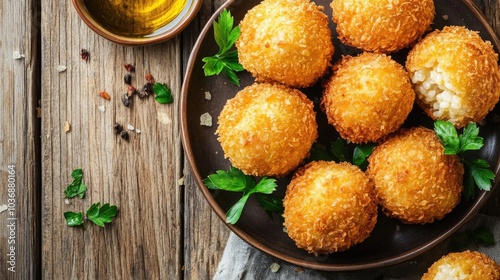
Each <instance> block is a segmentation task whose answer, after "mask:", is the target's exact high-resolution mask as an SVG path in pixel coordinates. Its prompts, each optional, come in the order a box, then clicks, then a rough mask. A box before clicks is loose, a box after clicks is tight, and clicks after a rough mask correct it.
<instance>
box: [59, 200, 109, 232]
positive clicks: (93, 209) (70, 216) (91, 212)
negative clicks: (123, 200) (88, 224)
mask: <svg viewBox="0 0 500 280" xmlns="http://www.w3.org/2000/svg"><path fill="white" fill-rule="evenodd" d="M100 205H101V203H100V202H97V203H94V204H92V206H90V208H89V209H88V210H87V213H86V218H84V217H83V213H82V212H71V211H69V212H65V213H64V218H65V219H66V224H67V225H68V226H70V227H79V226H84V222H85V220H90V221H92V222H93V223H94V224H96V225H98V226H100V227H104V224H105V223H111V221H112V220H113V218H114V217H115V216H116V214H117V213H118V207H117V206H115V205H109V203H106V204H104V205H102V206H100Z"/></svg>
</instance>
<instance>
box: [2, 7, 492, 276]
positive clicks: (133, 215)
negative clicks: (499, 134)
mask: <svg viewBox="0 0 500 280" xmlns="http://www.w3.org/2000/svg"><path fill="white" fill-rule="evenodd" d="M476 2H477V3H478V4H479V6H480V7H481V9H482V10H483V11H484V12H485V14H486V16H487V17H488V18H489V20H490V22H491V24H492V25H493V26H494V28H495V29H496V30H497V32H498V34H500V21H499V17H500V6H499V5H500V4H499V2H497V1H496V0H492V1H488V0H485V1H476ZM222 3H223V1H222V0H207V1H204V4H203V6H202V8H201V10H200V11H199V14H198V16H197V18H196V19H195V20H194V21H193V22H192V23H191V24H190V25H189V26H188V28H187V29H186V30H185V31H184V32H182V34H180V35H179V36H177V37H176V38H174V39H173V40H170V41H168V42H165V43H161V44H157V45H153V46H148V47H124V46H120V45H116V44H114V43H112V42H109V41H107V40H105V39H103V38H101V37H99V36H98V35H96V34H95V33H94V32H92V31H91V30H90V29H89V28H88V27H87V26H86V25H85V24H84V23H83V22H82V20H81V19H80V18H79V17H78V15H77V14H76V12H75V10H74V9H73V6H72V4H71V2H70V1H57V0H43V1H36V0H27V1H3V2H1V4H0V12H1V15H2V16H1V18H0V31H1V32H0V34H2V37H1V39H0V53H1V56H0V69H1V71H2V76H1V77H2V83H1V84H0V100H1V102H0V124H1V130H0V143H1V145H0V170H1V172H0V182H1V186H2V188H1V189H0V205H1V206H0V207H4V205H7V206H8V208H9V209H8V210H5V209H3V208H2V209H0V210H1V211H0V228H1V230H0V260H1V264H0V279H39V278H44V279H210V278H212V276H213V274H214V271H215V269H216V268H217V264H218V261H219V259H220V257H221V254H222V251H223V248H224V246H225V243H226V239H227V236H228V233H229V232H228V229H227V228H226V227H225V225H224V224H223V222H222V221H220V220H219V219H218V218H217V217H216V216H215V215H214V214H213V212H212V211H211V209H210V208H209V206H208V204H207V202H206V201H205V200H204V198H203V197H202V196H201V193H200V192H199V191H198V190H197V189H196V186H195V183H194V180H193V178H192V175H191V173H190V168H189V166H188V165H187V163H186V161H185V160H184V157H183V151H182V145H181V142H180V138H179V134H180V132H179V126H180V124H179V100H180V98H179V94H180V90H181V84H182V79H183V73H184V68H185V65H186V64H187V60H188V57H189V54H190V51H191V48H192V46H193V44H194V42H195V40H196V38H197V35H198V34H199V32H200V30H201V28H202V27H203V26H204V25H205V23H206V22H207V21H208V19H209V17H210V16H211V14H212V13H213V12H214V11H215V10H216V8H218V7H219V6H220V5H221V4H222ZM81 49H87V50H88V51H89V53H90V59H89V61H88V62H85V61H84V60H82V59H81V57H80V50H81ZM125 63H131V64H135V66H136V72H135V74H134V76H133V83H134V84H135V85H136V86H138V87H140V86H141V85H142V84H144V82H145V79H144V76H145V75H146V74H147V73H151V74H153V76H154V77H155V78H156V80H157V81H160V82H164V83H166V84H168V85H169V87H170V88H171V89H172V92H173V94H174V100H175V101H174V103H173V104H170V105H160V104H158V103H157V102H155V101H154V99H153V98H147V99H145V100H138V99H136V100H134V101H136V102H135V104H133V106H132V107H131V108H126V107H124V106H123V105H122V103H121V101H120V97H121V95H123V93H125V92H126V88H125V86H124V84H123V75H124V74H125V73H126V72H125V69H124V67H123V65H124V64H125ZM58 66H65V67H66V70H65V71H61V72H60V69H59V70H58ZM101 90H103V91H107V92H109V93H110V94H111V100H105V99H102V98H101V97H99V96H98V92H99V91H101ZM66 122H68V123H69V124H70V125H71V130H70V131H66V129H65V123H66ZM115 123H119V124H121V125H123V126H125V127H126V126H127V125H129V124H130V125H132V126H134V127H136V128H138V129H140V130H141V133H140V134H137V133H135V132H130V139H129V141H124V140H123V139H122V138H120V137H118V136H116V135H115V133H114V131H113V126H114V124H115ZM76 168H82V169H83V171H84V181H85V183H86V185H87V187H88V191H87V194H86V196H85V198H84V199H79V198H77V199H71V200H70V201H69V204H67V201H65V198H64V193H63V192H64V190H65V188H66V186H67V185H68V184H69V183H70V182H71V181H72V178H71V176H70V173H71V171H72V170H73V169H76ZM9 173H15V176H14V175H12V174H11V176H10V177H9ZM8 183H10V185H9V184H8ZM5 186H9V187H5ZM9 199H10V200H9ZM499 199H500V195H498V190H497V194H496V195H495V197H493V198H492V199H491V201H490V203H489V204H488V205H487V206H486V207H485V208H484V212H485V213H498V209H497V208H499V207H498V205H500V203H499ZM95 202H102V203H106V202H109V203H111V204H115V205H117V206H119V208H120V210H119V214H118V216H117V218H116V219H115V220H114V221H113V222H112V224H111V225H107V226H106V227H105V228H100V227H97V226H94V225H88V226H87V228H86V229H85V230H83V229H79V228H69V227H68V226H67V225H66V224H65V221H64V217H63V213H64V212H66V211H85V209H87V208H88V207H89V206H90V205H91V204H92V203H95ZM9 203H10V204H9ZM495 211H496V212H495ZM12 260H13V262H12ZM9 261H11V262H10V263H9ZM12 264H14V266H15V267H14V268H12V267H13V266H12ZM9 268H10V270H15V273H14V272H12V271H9Z"/></svg>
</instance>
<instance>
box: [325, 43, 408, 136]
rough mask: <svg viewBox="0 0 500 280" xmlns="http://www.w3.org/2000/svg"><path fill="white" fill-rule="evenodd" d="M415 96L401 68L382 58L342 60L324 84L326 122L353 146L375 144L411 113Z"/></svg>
mask: <svg viewBox="0 0 500 280" xmlns="http://www.w3.org/2000/svg"><path fill="white" fill-rule="evenodd" d="M414 100H415V92H414V91H413V88H412V86H411V82H410V80H409V77H408V73H406V71H405V70H404V68H403V67H402V66H401V65H400V64H398V63H397V62H395V61H394V60H392V59H391V58H390V57H389V56H386V55H384V54H373V53H363V54H361V55H359V56H356V57H350V56H347V57H343V58H342V60H341V61H340V62H339V63H337V64H336V65H335V66H334V74H333V75H332V77H331V78H330V79H329V80H328V82H326V83H325V88H324V91H323V98H322V107H323V109H324V111H325V113H326V115H327V117H328V122H329V123H330V124H332V125H333V126H335V129H336V130H337V131H338V132H339V133H340V135H341V136H342V137H343V138H345V139H348V140H349V141H351V142H354V143H365V142H376V141H378V140H380V139H382V138H383V137H385V136H387V135H388V134H390V133H392V132H394V131H396V130H397V129H398V128H399V127H400V126H401V125H402V124H403V123H404V121H405V120H406V118H407V117H408V114H409V113H410V111H411V109H412V107H413V102H414Z"/></svg>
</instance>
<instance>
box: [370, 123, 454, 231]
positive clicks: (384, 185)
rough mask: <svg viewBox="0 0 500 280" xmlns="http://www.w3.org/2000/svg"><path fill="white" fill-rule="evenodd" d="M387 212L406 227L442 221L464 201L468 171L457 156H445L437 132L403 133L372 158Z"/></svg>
mask: <svg viewBox="0 0 500 280" xmlns="http://www.w3.org/2000/svg"><path fill="white" fill-rule="evenodd" d="M368 162H369V165H368V170H367V174H368V177H370V179H371V180H372V181H373V182H374V184H375V190H376V193H377V197H378V199H379V203H380V205H381V206H382V210H383V212H384V213H385V214H386V215H387V216H389V217H395V218H397V219H399V220H401V221H402V222H404V223H411V224H425V223H432V222H433V221H434V220H440V219H442V218H443V217H444V216H445V215H446V214H447V213H449V212H450V211H451V210H452V209H453V208H454V207H455V206H456V205H457V204H458V202H459V201H460V195H461V192H462V178H463V174H464V169H463V166H462V163H461V162H460V159H459V158H458V156H456V155H452V156H451V155H444V148H443V145H442V144H441V142H440V140H439V138H438V137H437V136H436V134H435V133H434V131H432V130H430V129H428V128H423V127H418V128H410V129H401V130H399V131H398V132H397V133H396V134H395V135H393V136H391V137H390V138H388V139H387V140H386V141H384V142H383V143H382V144H380V145H379V146H377V147H376V148H375V150H374V151H373V153H372V154H371V156H370V157H369V158H368Z"/></svg>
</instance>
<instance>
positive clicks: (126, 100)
mask: <svg viewBox="0 0 500 280" xmlns="http://www.w3.org/2000/svg"><path fill="white" fill-rule="evenodd" d="M131 102H132V100H131V99H130V97H129V96H128V94H126V93H125V94H124V95H123V96H122V103H123V105H125V107H129V106H130V103H131Z"/></svg>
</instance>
